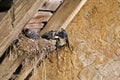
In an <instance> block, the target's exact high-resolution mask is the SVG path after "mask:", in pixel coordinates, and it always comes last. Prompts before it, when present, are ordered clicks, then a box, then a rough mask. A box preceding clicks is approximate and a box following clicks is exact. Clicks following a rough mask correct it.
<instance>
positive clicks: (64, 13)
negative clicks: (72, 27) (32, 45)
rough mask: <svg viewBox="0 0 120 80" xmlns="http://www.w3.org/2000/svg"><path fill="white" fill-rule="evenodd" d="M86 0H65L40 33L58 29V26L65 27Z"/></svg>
mask: <svg viewBox="0 0 120 80" xmlns="http://www.w3.org/2000/svg"><path fill="white" fill-rule="evenodd" d="M86 1H87V0H65V1H64V3H63V4H62V5H61V7H60V8H59V9H58V10H57V12H56V13H55V14H54V16H53V17H52V18H51V19H50V21H49V22H48V23H47V25H46V26H45V28H44V29H43V30H42V31H41V32H40V33H41V34H43V33H45V32H47V31H50V30H58V29H59V28H60V27H62V28H66V27H67V25H68V24H69V23H70V21H71V20H72V19H73V18H74V16H75V15H76V14H77V13H78V11H79V10H80V9H81V8H82V6H83V5H84V4H85V3H86Z"/></svg>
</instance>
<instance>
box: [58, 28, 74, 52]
mask: <svg viewBox="0 0 120 80" xmlns="http://www.w3.org/2000/svg"><path fill="white" fill-rule="evenodd" d="M57 35H58V36H59V39H58V41H57V44H56V46H57V47H58V48H59V47H63V46H65V45H67V46H68V48H69V49H70V51H71V52H72V50H71V48H70V45H69V39H68V35H67V32H66V31H65V30H64V29H63V28H61V30H60V31H58V34H57Z"/></svg>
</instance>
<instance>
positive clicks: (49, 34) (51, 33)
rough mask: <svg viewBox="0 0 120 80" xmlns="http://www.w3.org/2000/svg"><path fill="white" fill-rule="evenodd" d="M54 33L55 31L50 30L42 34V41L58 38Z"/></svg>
mask: <svg viewBox="0 0 120 80" xmlns="http://www.w3.org/2000/svg"><path fill="white" fill-rule="evenodd" d="M56 33H57V31H53V30H51V31H49V32H46V33H45V34H43V35H42V36H41V37H42V38H44V39H47V40H56V38H58V37H57V34H56Z"/></svg>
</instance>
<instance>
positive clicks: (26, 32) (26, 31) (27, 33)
mask: <svg viewBox="0 0 120 80" xmlns="http://www.w3.org/2000/svg"><path fill="white" fill-rule="evenodd" d="M22 32H23V34H24V35H25V36H26V37H28V38H30V39H33V40H36V39H39V38H41V36H40V34H39V33H36V32H34V31H32V30H30V29H28V28H25V29H23V31H22Z"/></svg>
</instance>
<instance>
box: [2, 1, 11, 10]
mask: <svg viewBox="0 0 120 80" xmlns="http://www.w3.org/2000/svg"><path fill="white" fill-rule="evenodd" d="M12 4H13V0H0V12H5V11H8V10H9V9H10V8H11V6H12Z"/></svg>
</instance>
